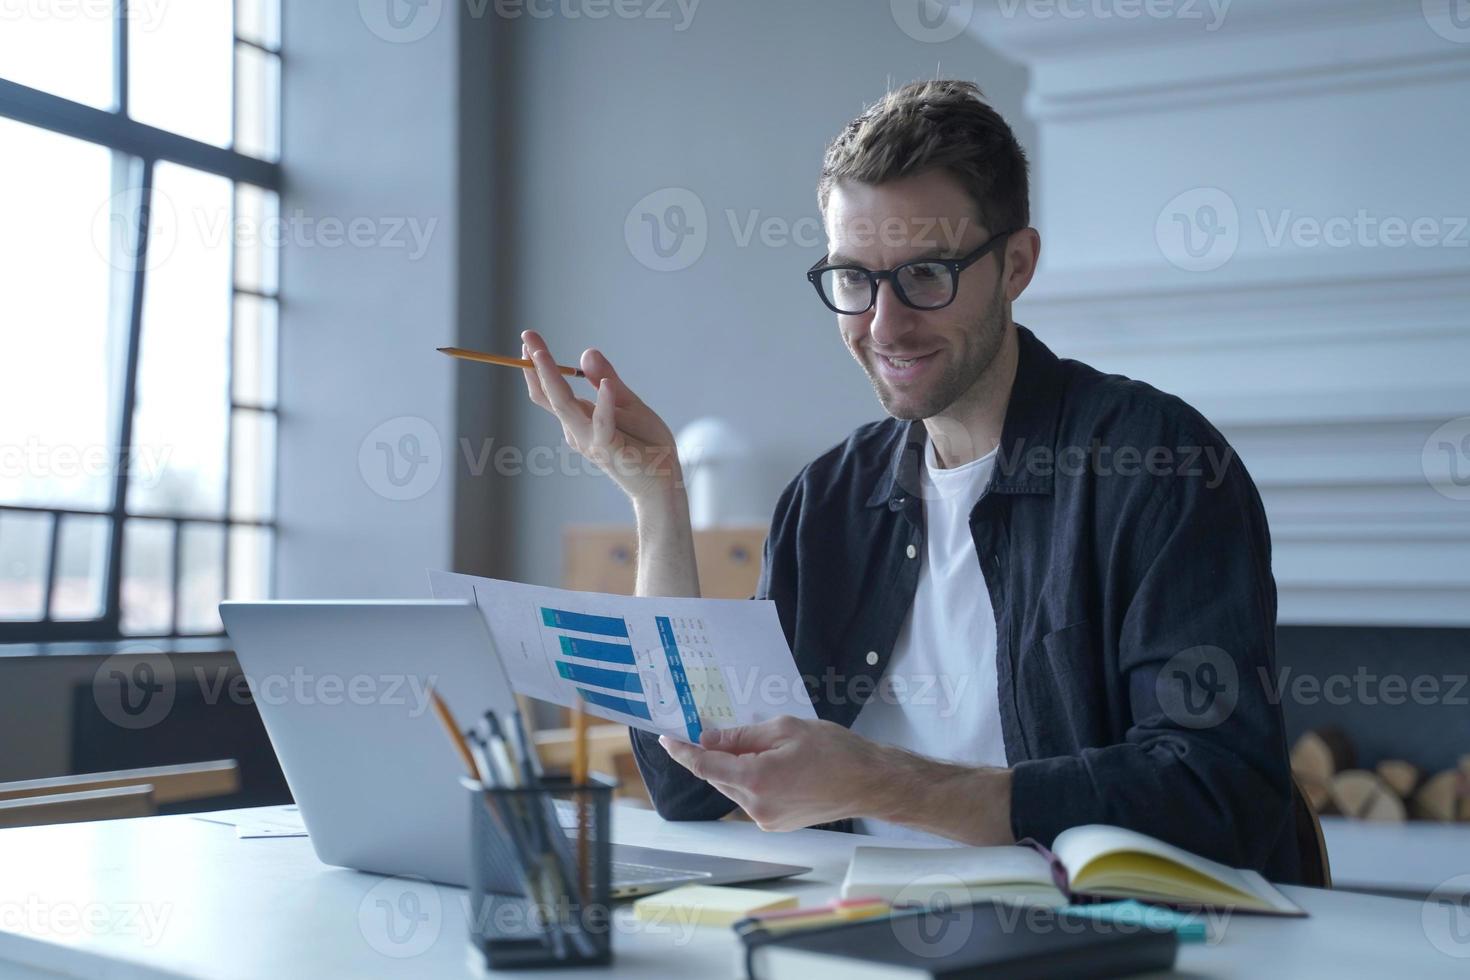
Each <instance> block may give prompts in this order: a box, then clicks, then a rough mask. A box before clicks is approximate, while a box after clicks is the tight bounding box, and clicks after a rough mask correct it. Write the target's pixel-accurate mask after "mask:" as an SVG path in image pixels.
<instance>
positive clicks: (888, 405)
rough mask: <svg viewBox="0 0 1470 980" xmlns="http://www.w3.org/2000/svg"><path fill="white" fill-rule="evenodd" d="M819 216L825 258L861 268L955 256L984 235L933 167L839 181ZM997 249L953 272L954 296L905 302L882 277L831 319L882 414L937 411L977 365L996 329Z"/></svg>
mask: <svg viewBox="0 0 1470 980" xmlns="http://www.w3.org/2000/svg"><path fill="white" fill-rule="evenodd" d="M826 223H827V239H828V245H829V252H830V255H831V257H830V258H829V259H828V262H829V263H831V264H833V265H837V264H840V263H850V264H855V265H860V266H863V267H864V268H867V269H892V268H894V267H895V266H898V265H901V264H903V263H904V262H911V261H913V260H915V259H922V258H957V257H960V256H963V255H965V254H967V253H969V252H971V251H973V250H974V249H975V248H977V247H979V246H980V245H981V244H983V243H984V242H985V241H986V240H987V239H988V238H989V237H990V235H991V229H988V228H986V227H984V226H983V225H982V224H981V223H980V220H979V218H978V217H977V216H976V209H975V204H974V201H973V200H972V199H971V198H970V195H969V194H968V193H967V192H966V191H965V189H964V188H963V187H962V186H961V185H960V183H959V182H958V181H957V180H955V179H954V178H953V177H951V176H950V175H949V174H948V173H945V172H943V171H937V170H936V171H930V172H928V173H924V174H919V175H917V176H914V177H906V178H904V179H902V180H896V181H892V182H889V183H886V184H879V185H871V184H860V183H856V182H853V181H842V182H839V183H838V184H837V185H836V186H834V187H833V188H832V192H831V194H830V195H829V197H828V199H827V213H826ZM1004 255H1005V249H1004V247H1000V248H997V249H996V250H995V251H994V252H991V253H990V254H989V255H987V256H985V257H984V258H982V259H981V260H980V261H978V262H976V263H975V264H973V265H971V266H970V267H969V268H967V269H965V270H964V271H963V272H962V273H960V277H959V289H958V291H957V293H956V294H955V298H954V302H952V303H950V304H949V305H948V306H946V307H944V308H943V309H939V310H916V309H912V308H911V307H908V306H905V305H904V304H903V303H901V302H900V301H899V299H898V297H897V296H896V295H894V292H893V286H892V284H891V281H888V280H885V281H884V282H883V283H882V284H881V285H880V286H879V288H878V299H877V301H876V302H875V303H874V304H873V308H872V309H870V310H868V312H866V313H861V314H858V315H856V316H841V315H839V316H838V317H837V324H838V328H839V329H840V330H841V331H842V339H843V341H844V342H845V343H846V344H847V349H848V350H849V351H851V352H852V356H853V357H854V358H856V359H857V362H858V363H859V364H861V365H862V367H863V370H864V371H866V372H867V374H868V378H869V380H871V381H872V383H873V390H874V391H876V392H877V394H878V401H879V402H881V403H882V405H883V408H884V410H885V411H887V412H888V414H889V415H892V416H894V417H895V418H900V419H925V418H930V417H932V416H935V415H938V414H940V413H942V412H944V411H945V410H946V409H948V408H950V406H952V405H953V404H954V403H955V402H956V401H957V400H959V399H960V398H961V397H962V396H963V395H965V393H966V392H968V391H969V390H970V389H971V388H972V387H973V386H974V384H975V382H976V381H977V380H978V379H979V378H980V377H981V375H982V374H984V373H985V369H986V368H987V367H989V365H990V363H991V361H992V360H993V359H994V358H995V356H996V353H997V352H998V351H999V350H1000V346H1001V340H1002V338H1003V337H1004V332H1005V317H1006V306H1005V303H1004V302H1003V300H1004V296H1003V295H1002V293H1001V289H1000V285H1001V282H1002V277H1001V272H1000V263H1001V261H1002V257H1003V256H1004Z"/></svg>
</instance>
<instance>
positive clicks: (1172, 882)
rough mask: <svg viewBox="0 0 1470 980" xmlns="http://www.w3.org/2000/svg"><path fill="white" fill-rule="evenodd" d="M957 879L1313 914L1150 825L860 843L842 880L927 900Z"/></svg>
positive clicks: (1004, 890)
mask: <svg viewBox="0 0 1470 980" xmlns="http://www.w3.org/2000/svg"><path fill="white" fill-rule="evenodd" d="M956 886H959V887H962V888H963V889H964V890H966V891H967V892H968V900H969V901H984V900H987V899H989V900H995V901H1010V902H1021V903H1026V904H1037V905H1066V904H1068V903H1069V902H1071V901H1072V900H1073V899H1074V898H1076V897H1078V896H1085V897H1089V898H1091V897H1096V898H1110V899H1118V898H1136V899H1140V900H1142V901H1147V902H1162V903H1167V904H1170V905H1183V906H1187V907H1202V908H1219V909H1240V910H1245V911H1251V912H1261V913H1265V914H1268V915H1305V914H1306V913H1305V912H1303V911H1302V910H1301V909H1300V908H1298V907H1297V906H1296V905H1295V904H1293V903H1292V902H1291V900H1290V899H1288V898H1287V897H1286V896H1285V895H1283V894H1281V892H1280V891H1278V890H1277V889H1276V888H1275V887H1274V886H1272V885H1271V884H1270V883H1269V882H1268V881H1266V879H1265V878H1263V877H1261V876H1260V874H1258V873H1257V872H1255V871H1242V870H1240V869H1237V868H1230V867H1226V866H1225V865H1223V864H1220V863H1218V862H1215V861H1211V860H1209V859H1208V858H1202V857H1200V856H1198V855H1196V854H1191V853H1190V852H1188V851H1186V850H1184V849H1183V848H1179V847H1175V846H1174V845H1172V844H1165V843H1164V842H1163V841H1161V840H1157V839H1156V838H1153V837H1149V836H1148V835H1147V834H1140V833H1138V832H1136V831H1132V830H1124V829H1123V828H1122V827H1109V826H1105V825H1103V824H1087V825H1086V826H1082V827H1073V828H1071V829H1069V830H1064V831H1062V832H1061V833H1060V834H1058V835H1057V839H1056V840H1055V841H1053V842H1052V847H1051V850H1050V851H1047V850H1046V849H1045V848H1042V847H1040V846H1039V845H1033V846H1021V847H941V848H932V849H931V848H913V847H859V848H858V849H857V850H856V851H855V852H854V853H853V857H852V864H851V865H849V866H848V869H847V877H846V878H845V879H844V880H843V882H842V897H843V898H862V897H876V898H884V899H887V900H888V901H904V902H913V903H915V904H927V903H929V902H931V901H933V900H934V897H935V895H937V894H939V893H941V892H951V891H952V890H953V889H954V888H955V887H956ZM950 898H951V899H954V898H955V896H954V895H953V894H951V895H950Z"/></svg>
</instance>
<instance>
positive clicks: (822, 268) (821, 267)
mask: <svg viewBox="0 0 1470 980" xmlns="http://www.w3.org/2000/svg"><path fill="white" fill-rule="evenodd" d="M1011 234H1012V233H1011V232H1009V231H1003V232H1001V233H1000V234H999V235H996V236H995V237H993V238H991V239H990V240H989V241H987V242H986V243H985V244H984V245H981V246H980V247H979V248H977V249H975V251H973V252H971V253H970V254H969V255H965V256H961V257H960V258H957V259H919V260H917V261H914V262H905V263H904V264H903V265H900V266H895V267H894V268H892V269H877V270H874V269H864V268H863V267H862V266H860V265H825V264H824V263H825V262H826V261H827V256H825V255H824V256H822V257H821V258H820V259H818V260H817V264H816V265H814V266H812V267H811V268H810V269H808V270H807V272H806V278H807V281H808V282H810V283H811V284H812V286H813V287H814V288H815V289H816V291H817V295H818V296H820V297H822V302H823V303H826V304H827V308H828V309H829V310H831V311H832V312H833V313H840V314H842V315H843V316H856V315H858V314H859V313H866V312H868V311H869V310H871V309H872V308H873V304H874V303H876V302H878V284H879V283H880V282H882V281H883V280H884V279H887V280H889V281H890V282H891V283H892V284H893V294H894V295H895V296H897V297H898V301H899V302H900V303H902V304H903V305H905V306H908V307H911V308H913V309H915V310H942V309H944V307H946V306H948V305H949V304H951V303H953V302H954V298H955V296H956V294H958V293H959V288H960V273H961V272H964V271H965V270H966V269H968V268H969V267H970V266H972V265H974V264H975V263H976V262H979V261H980V260H981V259H983V258H985V256H987V255H989V254H990V253H991V252H992V251H993V250H994V249H995V247H996V246H997V245H1000V244H1002V243H1003V242H1005V240H1006V239H1007V238H1009V237H1010V236H1011Z"/></svg>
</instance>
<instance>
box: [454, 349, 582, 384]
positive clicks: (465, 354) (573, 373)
mask: <svg viewBox="0 0 1470 980" xmlns="http://www.w3.org/2000/svg"><path fill="white" fill-rule="evenodd" d="M434 349H435V350H437V351H438V352H439V353H441V354H448V355H449V356H450V357H457V358H459V359H460V360H463V361H477V362H479V363H481V364H499V365H500V366H501V367H517V368H534V367H535V366H536V365H535V363H534V362H532V361H529V360H527V359H525V358H522V357H506V356H505V355H504V354H486V353H484V352H483V351H477V350H466V349H465V348H463V347H436V348H434ZM556 369H557V370H558V371H560V372H561V373H562V374H565V375H566V376H567V377H569V378H585V377H587V375H585V374H583V373H582V371H581V370H580V369H579V368H574V367H567V366H566V365H564V364H558V365H557V366H556Z"/></svg>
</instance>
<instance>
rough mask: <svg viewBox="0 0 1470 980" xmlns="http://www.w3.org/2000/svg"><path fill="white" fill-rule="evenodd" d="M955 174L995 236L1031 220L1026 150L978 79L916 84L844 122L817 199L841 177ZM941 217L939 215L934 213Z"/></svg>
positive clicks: (823, 199) (866, 180)
mask: <svg viewBox="0 0 1470 980" xmlns="http://www.w3.org/2000/svg"><path fill="white" fill-rule="evenodd" d="M934 169H943V170H947V171H948V172H949V173H950V174H952V175H953V176H954V177H955V178H956V179H958V180H959V182H960V183H961V184H962V185H963V186H964V188H965V189H966V190H967V191H969V193H970V196H971V197H972V198H974V199H975V206H976V208H977V210H978V211H979V217H980V220H981V221H983V222H984V223H985V226H986V228H987V229H988V230H989V231H990V233H991V234H992V235H994V234H999V233H1000V232H1005V231H1015V230H1017V229H1019V228H1025V227H1026V226H1027V225H1029V224H1030V223H1031V202H1030V190H1029V187H1028V182H1027V178H1026V152H1025V151H1024V150H1022V149H1021V144H1020V143H1018V142H1016V135H1015V133H1012V132H1011V127H1010V126H1009V125H1007V124H1006V121H1005V120H1004V119H1002V118H1001V117H1000V114H999V113H998V112H996V111H995V110H994V109H992V108H991V107H990V104H989V103H987V102H986V101H985V96H984V95H983V94H982V93H981V91H980V88H979V86H977V85H975V84H974V83H973V82H962V81H956V80H951V79H937V80H935V81H928V82H910V83H909V84H907V85H905V86H904V87H903V88H900V89H897V90H896V91H892V92H889V93H888V94H887V95H885V96H883V98H881V99H879V100H878V101H877V102H876V103H874V104H873V105H871V106H869V107H868V108H867V109H866V110H864V112H863V113H862V115H860V116H858V117H857V118H856V119H854V120H853V121H852V122H850V123H848V124H847V125H846V126H845V127H843V130H842V132H840V133H838V134H837V138H836V139H834V140H833V141H832V142H831V143H830V144H828V146H827V153H826V156H825V157H824V158H823V160H822V179H821V181H820V182H819V183H818V184H817V201H818V203H819V204H820V205H821V209H822V212H823V213H824V214H825V213H826V211H827V199H828V197H829V196H830V195H831V193H832V185H833V184H835V183H836V182H837V181H839V180H855V181H857V182H858V183H862V184H882V183H885V182H887V181H890V180H898V179H899V178H902V177H911V176H914V175H915V174H920V173H923V172H924V171H927V170H934ZM936 217H937V216H936Z"/></svg>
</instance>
